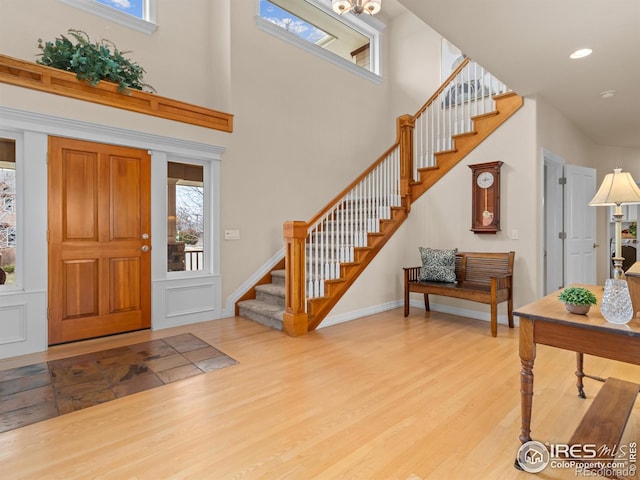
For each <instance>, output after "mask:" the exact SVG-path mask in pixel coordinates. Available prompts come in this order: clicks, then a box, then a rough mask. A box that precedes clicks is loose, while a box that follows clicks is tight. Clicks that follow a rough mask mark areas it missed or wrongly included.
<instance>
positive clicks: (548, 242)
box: [541, 148, 597, 295]
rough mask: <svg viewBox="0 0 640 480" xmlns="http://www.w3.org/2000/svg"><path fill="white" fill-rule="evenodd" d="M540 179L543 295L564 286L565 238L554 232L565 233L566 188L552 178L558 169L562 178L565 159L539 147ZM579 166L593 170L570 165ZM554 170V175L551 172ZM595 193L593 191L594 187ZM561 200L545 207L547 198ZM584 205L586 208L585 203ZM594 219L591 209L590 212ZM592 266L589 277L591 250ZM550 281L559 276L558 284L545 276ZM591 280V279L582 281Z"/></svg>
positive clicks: (595, 256)
mask: <svg viewBox="0 0 640 480" xmlns="http://www.w3.org/2000/svg"><path fill="white" fill-rule="evenodd" d="M541 163H542V178H543V182H542V184H543V187H542V189H543V191H542V199H543V205H542V226H543V232H542V272H543V275H542V292H543V294H544V295H547V294H549V293H551V292H553V291H555V290H557V289H558V288H560V287H564V286H566V284H567V248H568V244H567V241H566V240H564V239H561V238H558V237H557V235H558V234H559V233H560V232H563V233H566V231H567V225H566V222H567V221H566V218H565V217H566V215H567V214H566V209H567V201H566V195H567V192H566V189H565V187H564V186H563V185H560V184H559V183H558V182H557V181H556V180H555V178H560V177H559V176H557V175H558V172H560V174H561V176H562V177H565V176H566V172H565V169H566V167H567V166H569V165H567V164H566V163H565V160H564V159H563V158H562V157H560V156H558V155H556V154H555V153H553V152H551V151H549V150H547V149H545V148H543V149H542V162H541ZM573 166H575V167H579V168H585V169H586V168H589V169H591V170H593V171H594V172H595V169H593V168H590V167H584V166H581V165H573ZM554 173H555V175H554ZM594 193H595V190H594ZM558 198H560V199H561V202H562V205H561V208H547V207H549V205H550V202H551V201H558ZM585 207H586V208H591V207H588V206H587V205H586V204H585ZM592 213H593V215H594V218H595V211H594V212H592ZM593 228H594V234H597V225H596V224H595V220H594V227H593ZM595 245H596V243H595V236H594V248H595ZM593 255H594V258H595V259H596V260H595V261H594V265H593V270H594V271H593V275H592V276H593V278H594V279H595V278H596V277H597V252H594V254H593ZM551 278H553V279H554V280H559V279H561V284H560V285H548V283H549V281H550V280H549V279H551ZM584 283H594V282H584Z"/></svg>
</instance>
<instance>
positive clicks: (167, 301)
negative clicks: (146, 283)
mask: <svg viewBox="0 0 640 480" xmlns="http://www.w3.org/2000/svg"><path fill="white" fill-rule="evenodd" d="M220 298H221V286H220V276H218V275H212V276H205V277H197V278H181V279H167V280H162V281H154V282H153V299H154V300H153V313H152V328H153V329H154V330H157V329H160V328H168V327H176V326H178V325H186V324H189V323H197V322H204V321H207V320H214V319H218V318H221V311H222V307H221V300H220ZM156 299H157V300H158V301H156Z"/></svg>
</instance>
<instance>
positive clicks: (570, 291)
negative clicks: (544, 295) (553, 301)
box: [558, 287, 598, 305]
mask: <svg viewBox="0 0 640 480" xmlns="http://www.w3.org/2000/svg"><path fill="white" fill-rule="evenodd" d="M558 298H559V299H560V301H561V302H564V303H569V304H571V305H595V304H596V303H598V302H597V299H596V296H595V295H594V294H593V293H592V292H591V290H588V289H586V288H583V287H569V288H565V289H564V290H563V291H562V292H561V293H560V295H558Z"/></svg>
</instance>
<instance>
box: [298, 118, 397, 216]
mask: <svg viewBox="0 0 640 480" xmlns="http://www.w3.org/2000/svg"><path fill="white" fill-rule="evenodd" d="M399 145H400V132H399V130H398V138H397V139H396V141H395V143H394V144H393V145H391V147H389V148H388V149H387V150H386V151H385V152H384V153H383V154H382V155H381V156H380V157H379V158H378V159H377V160H376V161H375V162H373V163H372V164H371V165H369V167H368V168H367V169H366V170H365V171H364V172H362V173H361V174H360V175H359V176H358V177H357V178H356V179H355V180H354V181H353V182H351V183H350V184H349V185H347V186H346V187H345V188H344V189H343V190H342V191H341V192H340V193H339V194H338V195H336V196H335V197H334V198H333V200H331V201H330V202H329V203H328V204H327V205H326V206H325V207H324V208H323V209H322V210H320V211H319V212H318V213H316V214H315V216H314V217H313V218H312V219H311V220H309V221H308V222H307V224H308V225H313V224H314V223H316V222H317V221H318V220H320V219H321V218H322V217H323V216H324V215H325V214H326V213H327V212H328V211H329V210H331V209H332V208H333V207H334V206H335V205H336V204H337V203H338V202H339V201H340V200H342V199H343V198H344V197H345V195H347V193H349V192H350V191H351V190H352V189H353V188H354V187H355V186H356V185H358V184H359V183H360V182H361V181H362V179H364V178H366V176H367V175H369V174H370V173H371V172H372V171H373V170H375V168H376V167H377V166H378V165H380V164H381V163H382V162H383V161H384V160H385V159H386V158H387V157H388V156H389V154H390V153H391V152H393V151H394V150H395V149H396V148H398V146H399Z"/></svg>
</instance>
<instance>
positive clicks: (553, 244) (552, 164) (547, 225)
mask: <svg viewBox="0 0 640 480" xmlns="http://www.w3.org/2000/svg"><path fill="white" fill-rule="evenodd" d="M542 156H543V162H542V163H543V175H542V176H543V182H542V183H543V193H542V199H543V208H542V215H543V219H542V226H543V233H542V239H543V244H542V249H543V250H542V259H543V268H542V272H543V275H542V282H543V283H542V292H543V295H548V294H549V293H551V292H553V291H555V290H557V289H558V288H560V287H561V286H563V285H564V240H563V239H562V238H560V237H559V235H558V234H559V233H560V232H562V231H564V197H563V189H562V185H560V183H559V182H558V179H559V178H560V176H558V172H560V174H561V175H562V174H563V169H564V159H562V158H561V157H559V156H557V155H555V154H554V153H552V152H550V151H548V150H545V149H542ZM558 200H559V201H561V202H562V205H561V208H549V207H551V204H552V202H557V201H558ZM556 283H557V284H558V285H556Z"/></svg>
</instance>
